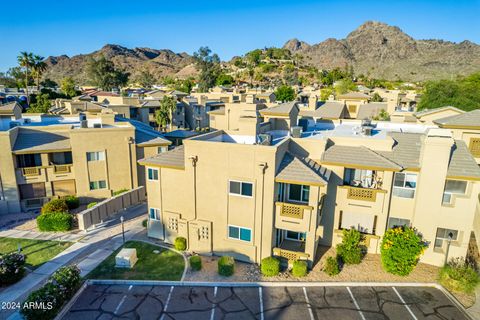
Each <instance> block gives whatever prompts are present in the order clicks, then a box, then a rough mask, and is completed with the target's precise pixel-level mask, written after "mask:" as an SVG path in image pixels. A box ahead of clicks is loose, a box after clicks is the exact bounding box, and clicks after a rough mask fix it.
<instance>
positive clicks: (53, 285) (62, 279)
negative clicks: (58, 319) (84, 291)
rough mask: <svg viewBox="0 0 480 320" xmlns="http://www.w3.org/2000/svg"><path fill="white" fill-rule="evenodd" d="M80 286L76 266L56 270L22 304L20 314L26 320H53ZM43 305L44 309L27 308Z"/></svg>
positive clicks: (78, 271) (78, 272)
mask: <svg viewBox="0 0 480 320" xmlns="http://www.w3.org/2000/svg"><path fill="white" fill-rule="evenodd" d="M79 286H80V270H79V269H78V268H77V267H76V266H69V267H62V268H60V269H58V270H57V271H56V272H55V273H54V274H53V275H52V276H51V277H50V279H49V281H48V282H47V283H46V284H45V285H44V286H43V287H41V288H40V289H38V290H35V291H33V292H32V293H30V295H29V296H28V297H27V299H26V300H25V301H24V302H23V303H22V309H21V310H20V313H21V314H22V315H23V316H24V318H25V319H27V320H30V319H32V320H36V319H53V318H55V316H56V315H57V313H58V312H59V311H60V309H61V308H62V306H63V304H64V303H65V302H66V301H68V300H69V299H70V298H71V297H72V296H73V295H74V294H75V292H76V291H77V289H78V287H79ZM39 303H43V305H44V306H45V307H44V308H38V307H37V308H35V307H28V305H29V304H32V305H33V304H37V305H38V304H39Z"/></svg>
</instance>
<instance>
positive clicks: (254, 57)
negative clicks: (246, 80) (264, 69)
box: [245, 49, 263, 67]
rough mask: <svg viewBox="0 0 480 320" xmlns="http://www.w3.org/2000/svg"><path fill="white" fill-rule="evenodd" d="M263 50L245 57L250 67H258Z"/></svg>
mask: <svg viewBox="0 0 480 320" xmlns="http://www.w3.org/2000/svg"><path fill="white" fill-rule="evenodd" d="M262 53H263V52H262V50H260V49H256V50H253V51H250V52H248V53H247V54H246V55H245V57H246V58H247V62H248V64H249V65H251V66H253V67H256V66H258V64H259V63H260V61H261V60H262Z"/></svg>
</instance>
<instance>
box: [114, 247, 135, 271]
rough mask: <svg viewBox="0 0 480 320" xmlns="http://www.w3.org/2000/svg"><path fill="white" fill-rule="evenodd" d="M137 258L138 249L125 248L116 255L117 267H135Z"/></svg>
mask: <svg viewBox="0 0 480 320" xmlns="http://www.w3.org/2000/svg"><path fill="white" fill-rule="evenodd" d="M137 260H138V258H137V249H130V248H128V249H127V248H123V249H122V250H120V252H119V253H118V254H117V255H116V256H115V267H117V268H133V266H134V265H135V263H136V262H137Z"/></svg>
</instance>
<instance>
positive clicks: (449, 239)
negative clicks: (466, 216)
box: [443, 232, 453, 265]
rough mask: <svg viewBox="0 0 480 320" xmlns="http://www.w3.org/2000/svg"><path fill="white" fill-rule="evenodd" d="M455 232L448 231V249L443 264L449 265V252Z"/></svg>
mask: <svg viewBox="0 0 480 320" xmlns="http://www.w3.org/2000/svg"><path fill="white" fill-rule="evenodd" d="M452 239H453V233H451V232H449V233H448V240H447V251H446V252H445V262H444V263H443V265H447V262H448V252H449V251H450V245H451V244H452Z"/></svg>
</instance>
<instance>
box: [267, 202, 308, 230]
mask: <svg viewBox="0 0 480 320" xmlns="http://www.w3.org/2000/svg"><path fill="white" fill-rule="evenodd" d="M313 211H314V207H312V206H308V205H302V204H294V203H287V202H275V227H276V228H278V229H285V230H292V231H296V232H306V231H308V230H309V228H310V221H311V218H312V212H313Z"/></svg>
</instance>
